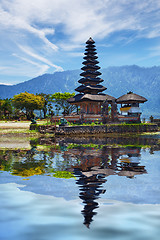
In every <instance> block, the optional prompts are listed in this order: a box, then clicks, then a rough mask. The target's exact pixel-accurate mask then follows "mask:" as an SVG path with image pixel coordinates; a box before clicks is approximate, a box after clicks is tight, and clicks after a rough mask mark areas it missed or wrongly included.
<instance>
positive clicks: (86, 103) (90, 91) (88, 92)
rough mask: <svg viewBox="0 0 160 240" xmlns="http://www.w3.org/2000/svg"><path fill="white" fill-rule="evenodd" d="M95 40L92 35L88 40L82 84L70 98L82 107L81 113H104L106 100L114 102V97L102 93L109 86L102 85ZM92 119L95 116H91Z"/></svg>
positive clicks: (70, 101) (73, 102) (69, 100)
mask: <svg viewBox="0 0 160 240" xmlns="http://www.w3.org/2000/svg"><path fill="white" fill-rule="evenodd" d="M94 43H95V42H94V40H93V39H92V38H91V37H90V38H89V40H88V41H87V42H86V49H85V53H84V55H85V56H84V58H83V59H84V61H83V63H82V64H83V65H84V66H83V67H82V68H81V70H83V72H82V73H81V74H80V76H81V77H82V78H81V79H80V80H79V81H78V82H79V83H80V84H81V85H80V86H79V87H77V88H76V89H75V90H76V91H77V92H79V94H77V95H75V96H74V97H72V98H70V99H68V102H69V103H71V104H74V105H77V106H79V107H80V113H81V114H87V115H88V116H87V117H88V118H89V115H99V114H101V113H102V108H103V105H104V102H105V101H107V102H108V103H112V101H113V100H115V98H114V97H112V96H109V95H107V94H104V93H102V92H103V91H104V90H106V89H107V88H106V87H104V86H102V85H101V84H100V83H102V82H103V81H104V80H103V79H101V78H100V77H99V76H100V75H101V73H100V72H99V71H98V70H99V69H100V67H99V66H98V65H97V64H98V63H99V62H98V61H97V58H98V56H97V53H96V48H95V45H94ZM90 118H91V119H92V118H93V117H92V116H90Z"/></svg>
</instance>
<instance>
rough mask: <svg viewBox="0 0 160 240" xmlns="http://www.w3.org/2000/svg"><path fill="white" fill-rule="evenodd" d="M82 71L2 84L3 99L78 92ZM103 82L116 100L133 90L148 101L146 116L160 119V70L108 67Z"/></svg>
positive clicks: (0, 88) (103, 70)
mask: <svg viewBox="0 0 160 240" xmlns="http://www.w3.org/2000/svg"><path fill="white" fill-rule="evenodd" d="M80 72H81V71H80V70H71V71H64V72H55V73H53V74H44V75H42V76H39V77H36V78H33V79H31V80H29V81H25V82H23V83H19V84H16V85H12V86H8V85H0V98H1V99H3V98H11V97H13V96H14V95H15V94H18V93H21V92H25V91H27V92H29V93H34V94H36V93H42V92H43V93H50V94H53V93H54V92H74V89H75V88H76V87H77V86H78V85H80V84H79V83H78V80H79V79H80V78H81V77H80V76H79V74H80ZM101 72H102V78H103V79H104V82H103V83H102V84H103V85H104V86H105V87H107V90H106V91H105V93H106V94H109V95H112V96H114V97H116V98H118V97H120V96H121V95H123V94H126V93H127V92H128V91H133V92H134V93H137V94H139V95H142V96H143V97H145V98H147V99H148V102H146V103H144V104H141V108H142V110H143V112H144V115H148V116H150V115H151V114H152V115H154V116H156V117H157V116H159V117H160V108H159V106H160V94H159V91H160V67H159V66H158V67H156V66H154V67H150V68H144V67H139V66H136V65H133V66H122V67H108V68H105V69H102V70H101Z"/></svg>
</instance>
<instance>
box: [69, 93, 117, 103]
mask: <svg viewBox="0 0 160 240" xmlns="http://www.w3.org/2000/svg"><path fill="white" fill-rule="evenodd" d="M106 100H107V101H108V103H111V102H112V101H114V100H116V99H115V98H114V97H112V96H110V95H107V94H88V93H87V94H77V95H76V96H74V97H72V98H69V99H67V101H68V102H69V103H73V104H74V103H79V102H85V101H93V102H104V101H106Z"/></svg>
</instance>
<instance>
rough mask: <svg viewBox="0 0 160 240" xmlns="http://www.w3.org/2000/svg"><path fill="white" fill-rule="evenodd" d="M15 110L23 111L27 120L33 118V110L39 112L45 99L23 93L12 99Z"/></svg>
mask: <svg viewBox="0 0 160 240" xmlns="http://www.w3.org/2000/svg"><path fill="white" fill-rule="evenodd" d="M12 102H13V105H14V107H15V108H17V109H20V110H25V112H26V117H27V119H31V118H33V117H34V114H33V112H34V110H40V109H42V108H43V106H44V102H45V99H44V97H42V96H37V95H34V94H32V93H28V92H24V93H20V94H18V95H15V96H14V97H13V99H12Z"/></svg>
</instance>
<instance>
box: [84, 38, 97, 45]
mask: <svg viewBox="0 0 160 240" xmlns="http://www.w3.org/2000/svg"><path fill="white" fill-rule="evenodd" d="M94 43H95V41H94V40H93V39H92V38H91V37H90V38H89V39H88V40H87V42H86V44H94Z"/></svg>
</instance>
